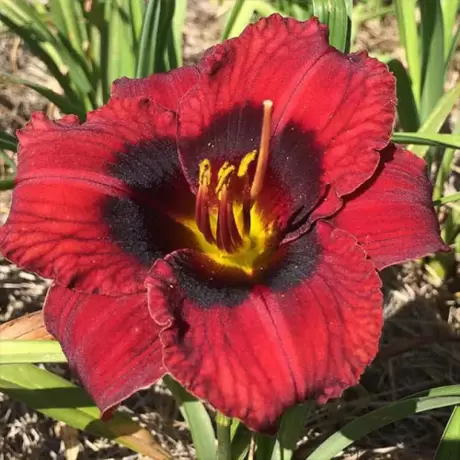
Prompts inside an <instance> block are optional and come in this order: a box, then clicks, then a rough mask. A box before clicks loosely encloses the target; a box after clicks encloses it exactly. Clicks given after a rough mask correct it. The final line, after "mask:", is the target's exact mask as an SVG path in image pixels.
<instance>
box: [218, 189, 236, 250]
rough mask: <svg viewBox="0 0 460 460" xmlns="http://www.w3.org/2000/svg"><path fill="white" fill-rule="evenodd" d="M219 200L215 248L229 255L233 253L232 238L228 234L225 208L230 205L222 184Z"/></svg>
mask: <svg viewBox="0 0 460 460" xmlns="http://www.w3.org/2000/svg"><path fill="white" fill-rule="evenodd" d="M221 194H222V196H221V199H220V204H219V214H218V217H217V246H218V247H219V249H224V250H225V251H226V252H228V253H229V254H231V253H232V252H234V251H235V246H234V245H233V241H232V236H231V233H230V222H229V219H228V218H229V214H228V212H227V207H228V206H229V205H230V206H231V204H230V202H229V195H228V188H227V185H226V184H224V185H223V186H222V190H221Z"/></svg>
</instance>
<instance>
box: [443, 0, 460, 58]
mask: <svg viewBox="0 0 460 460" xmlns="http://www.w3.org/2000/svg"><path fill="white" fill-rule="evenodd" d="M441 8H442V19H443V22H444V54H445V57H446V66H448V65H449V62H450V56H449V54H450V47H451V44H452V41H453V40H455V38H454V37H452V33H453V31H454V27H455V22H456V19H457V13H458V9H459V8H460V0H442V1H441ZM459 30H460V27H457V34H458V32H459Z"/></svg>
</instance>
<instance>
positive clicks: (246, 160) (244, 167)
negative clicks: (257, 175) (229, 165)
mask: <svg viewBox="0 0 460 460" xmlns="http://www.w3.org/2000/svg"><path fill="white" fill-rule="evenodd" d="M256 157H257V150H253V151H252V152H248V153H246V155H245V156H244V157H243V159H242V160H241V162H240V165H239V166H238V173H237V174H238V177H244V176H245V175H246V174H247V173H248V169H249V166H250V165H251V163H252V162H253V161H254V160H255V159H256Z"/></svg>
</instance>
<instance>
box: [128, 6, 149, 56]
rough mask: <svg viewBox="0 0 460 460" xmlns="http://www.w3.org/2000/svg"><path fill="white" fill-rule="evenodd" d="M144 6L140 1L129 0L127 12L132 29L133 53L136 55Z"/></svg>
mask: <svg viewBox="0 0 460 460" xmlns="http://www.w3.org/2000/svg"><path fill="white" fill-rule="evenodd" d="M144 10H145V5H144V2H143V1H142V0H130V1H129V11H130V15H131V26H132V28H133V32H132V33H133V39H134V51H135V53H134V54H135V55H137V51H138V49H139V40H140V38H141V32H142V17H143V16H144Z"/></svg>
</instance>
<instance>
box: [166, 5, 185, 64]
mask: <svg viewBox="0 0 460 460" xmlns="http://www.w3.org/2000/svg"><path fill="white" fill-rule="evenodd" d="M186 12H187V0H176V1H175V8H174V16H173V20H172V27H171V39H170V40H171V41H170V43H168V50H173V51H174V58H173V57H172V56H171V54H172V52H171V51H170V52H169V67H170V69H173V68H176V67H180V66H182V64H183V57H182V41H183V39H182V33H183V30H184V23H185V14H186ZM173 64H174V65H173Z"/></svg>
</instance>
